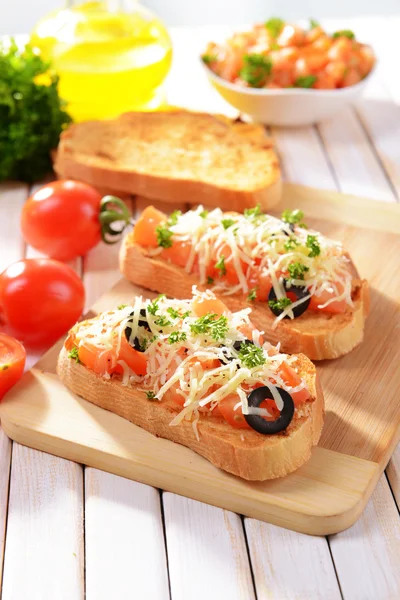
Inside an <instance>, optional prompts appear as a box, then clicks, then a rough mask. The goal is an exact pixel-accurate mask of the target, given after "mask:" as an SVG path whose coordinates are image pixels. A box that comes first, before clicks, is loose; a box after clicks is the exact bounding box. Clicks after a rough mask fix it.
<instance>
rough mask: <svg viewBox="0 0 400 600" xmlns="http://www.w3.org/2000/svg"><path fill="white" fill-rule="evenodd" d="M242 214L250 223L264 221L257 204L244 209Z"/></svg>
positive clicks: (263, 215)
mask: <svg viewBox="0 0 400 600" xmlns="http://www.w3.org/2000/svg"><path fill="white" fill-rule="evenodd" d="M243 214H244V216H245V217H246V219H249V220H250V221H253V220H254V221H256V220H261V219H265V214H264V213H263V212H262V211H261V206H260V205H259V204H257V206H255V207H254V208H245V209H244V211H243Z"/></svg>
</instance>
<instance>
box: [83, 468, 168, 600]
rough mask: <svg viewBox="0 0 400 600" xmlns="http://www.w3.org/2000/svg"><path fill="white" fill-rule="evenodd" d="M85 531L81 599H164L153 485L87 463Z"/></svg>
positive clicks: (162, 560) (157, 507)
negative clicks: (84, 588)
mask: <svg viewBox="0 0 400 600" xmlns="http://www.w3.org/2000/svg"><path fill="white" fill-rule="evenodd" d="M85 531H86V536H85V540H86V599H87V600H110V599H111V598H118V600H125V599H126V600H128V598H132V597H133V596H135V597H137V598H154V599H157V600H164V599H165V600H167V599H169V587H168V572H167V560H166V555H165V544H164V533H163V525H162V519H161V506H160V494H159V492H158V491H157V490H155V489H153V488H151V487H149V486H146V485H143V484H140V483H136V482H134V481H129V480H128V479H123V478H122V477H116V476H115V475H111V474H109V473H104V472H102V471H97V470H95V469H90V468H87V469H86V471H85ZM149 571H150V572H151V574H150V575H149Z"/></svg>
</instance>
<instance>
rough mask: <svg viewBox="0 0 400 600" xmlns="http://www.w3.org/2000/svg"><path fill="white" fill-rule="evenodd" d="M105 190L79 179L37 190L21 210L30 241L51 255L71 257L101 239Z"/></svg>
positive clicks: (79, 253)
mask: <svg viewBox="0 0 400 600" xmlns="http://www.w3.org/2000/svg"><path fill="white" fill-rule="evenodd" d="M100 200H101V194H99V193H98V192H97V191H96V190H95V189H94V188H93V187H91V186H90V185H87V184H86V183H80V182H79V181H68V180H67V181H54V182H53V183H49V184H48V185H45V186H44V187H42V188H41V189H40V190H38V191H37V192H35V193H34V194H33V195H32V196H31V197H30V198H28V200H27V202H26V203H25V205H24V207H23V209H22V214H21V230H22V235H23V237H24V239H25V241H26V243H27V244H30V245H31V246H33V247H34V248H36V249H37V250H40V251H41V252H43V253H44V254H47V256H50V257H51V258H56V259H58V260H71V259H72V258H75V257H76V256H82V255H83V254H86V253H87V252H88V251H89V250H90V249H91V248H93V247H94V246H95V245H96V244H97V243H98V242H99V241H100V222H99V210H100Z"/></svg>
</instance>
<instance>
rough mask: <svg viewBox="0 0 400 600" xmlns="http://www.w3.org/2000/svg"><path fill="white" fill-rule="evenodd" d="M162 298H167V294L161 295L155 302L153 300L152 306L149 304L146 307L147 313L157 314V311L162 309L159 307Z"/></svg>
mask: <svg viewBox="0 0 400 600" xmlns="http://www.w3.org/2000/svg"><path fill="white" fill-rule="evenodd" d="M162 298H165V294H160V295H159V296H158V297H157V298H156V299H155V300H153V302H150V304H148V305H147V307H146V309H147V312H148V313H150V314H151V315H155V314H157V311H158V310H159V308H160V307H159V306H158V303H159V301H160V300H161V299H162Z"/></svg>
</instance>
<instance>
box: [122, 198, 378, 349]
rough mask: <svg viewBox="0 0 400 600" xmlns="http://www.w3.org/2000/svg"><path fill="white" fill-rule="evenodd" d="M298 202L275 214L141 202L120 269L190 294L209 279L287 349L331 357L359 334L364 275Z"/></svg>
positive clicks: (147, 283)
mask: <svg viewBox="0 0 400 600" xmlns="http://www.w3.org/2000/svg"><path fill="white" fill-rule="evenodd" d="M302 219H303V214H302V213H301V211H291V212H289V211H285V212H284V213H283V215H282V219H277V218H275V217H272V216H270V215H266V214H263V213H262V212H261V211H260V209H259V207H256V208H255V209H248V210H245V212H244V214H239V213H223V212H222V211H221V210H220V209H214V210H212V211H210V212H209V211H207V210H204V209H203V208H202V207H201V206H200V207H198V208H197V209H195V210H190V211H188V212H186V213H184V214H181V213H180V212H179V211H176V212H175V213H173V214H172V215H170V216H169V217H167V216H166V215H165V214H164V213H162V212H160V211H158V210H157V209H155V208H154V207H153V206H148V207H147V208H146V209H145V210H144V211H143V213H142V214H141V216H140V218H139V219H138V221H137V223H136V225H135V227H134V229H133V231H132V232H131V233H129V234H128V235H127V236H126V237H125V239H124V242H123V244H122V247H121V254H120V268H121V271H122V273H123V275H125V277H126V278H127V279H129V280H130V281H132V282H133V283H136V284H139V285H141V286H144V287H146V288H148V289H151V290H153V291H156V292H164V293H166V294H167V295H170V296H176V297H178V298H179V297H181V298H184V297H187V296H188V295H189V294H190V290H191V288H192V285H197V286H198V287H199V289H202V290H205V289H207V288H209V289H211V290H212V291H213V292H214V293H215V294H216V296H217V297H218V298H220V299H222V300H223V301H224V302H225V304H226V305H227V307H228V308H229V309H230V310H233V311H235V310H239V309H240V308H243V306H251V307H252V320H253V322H254V324H255V325H256V326H257V327H258V328H259V329H262V330H263V331H264V332H265V336H266V338H267V339H268V340H269V341H271V342H272V343H275V344H276V343H278V342H279V343H280V344H281V348H282V350H284V351H285V352H291V353H295V352H301V353H304V354H305V355H306V356H308V357H309V358H311V359H312V360H321V359H326V358H336V357H338V356H341V355H343V354H346V353H348V352H350V350H352V349H353V348H354V347H355V346H357V345H358V344H359V343H360V342H361V341H362V339H363V334H364V323H365V318H366V316H367V313H368V310H369V292H368V283H367V281H366V280H362V279H360V278H359V276H358V273H357V271H356V269H355V267H354V265H353V263H352V261H351V259H350V257H349V256H348V254H347V253H346V252H345V250H344V248H343V247H342V245H341V244H340V243H339V242H336V241H333V240H330V239H328V238H326V237H324V236H323V235H322V234H320V233H318V232H317V231H312V230H310V229H308V228H306V226H305V224H304V223H303V222H302Z"/></svg>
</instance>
